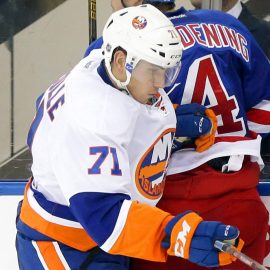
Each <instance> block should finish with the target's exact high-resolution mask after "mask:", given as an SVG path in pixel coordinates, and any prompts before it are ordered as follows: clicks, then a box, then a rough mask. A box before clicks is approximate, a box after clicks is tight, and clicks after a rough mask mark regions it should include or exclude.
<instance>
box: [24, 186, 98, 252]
mask: <svg viewBox="0 0 270 270" xmlns="http://www.w3.org/2000/svg"><path fill="white" fill-rule="evenodd" d="M30 184H31V181H29V183H28V184H27V186H26V188H25V192H24V200H23V204H22V209H21V214H20V218H21V220H22V221H23V222H24V223H25V224H26V225H28V226H29V227H31V228H32V229H35V230H37V231H38V232H40V233H43V234H44V235H46V236H48V237H50V238H52V239H55V240H57V241H60V242H62V243H64V244H66V245H68V246H70V247H73V248H75V249H78V250H81V251H87V250H89V249H91V248H93V247H95V246H97V244H96V243H95V242H94V241H93V240H92V239H91V237H90V236H89V235H88V234H87V232H86V231H85V230H84V229H80V228H73V227H68V226H64V225H59V224H55V223H52V222H49V221H48V220H46V219H44V218H43V217H41V216H40V215H39V214H38V213H37V212H36V211H35V210H34V209H32V208H31V206H30V204H29V201H28V199H27V191H28V189H29V188H30Z"/></svg>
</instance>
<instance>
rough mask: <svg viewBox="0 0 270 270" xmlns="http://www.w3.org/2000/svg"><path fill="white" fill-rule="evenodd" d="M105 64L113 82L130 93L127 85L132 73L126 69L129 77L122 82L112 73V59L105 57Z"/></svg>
mask: <svg viewBox="0 0 270 270" xmlns="http://www.w3.org/2000/svg"><path fill="white" fill-rule="evenodd" d="M105 66H106V69H107V72H108V73H109V75H110V78H111V79H112V80H113V82H114V83H115V84H116V85H117V88H119V89H120V90H121V89H124V90H126V91H127V93H128V94H129V95H130V93H129V90H128V88H127V85H128V84H129V82H130V79H131V73H130V72H129V71H128V70H127V69H125V71H126V76H127V79H126V81H124V82H121V81H120V80H118V79H117V78H116V77H115V76H114V75H113V73H112V67H111V64H110V61H109V59H105Z"/></svg>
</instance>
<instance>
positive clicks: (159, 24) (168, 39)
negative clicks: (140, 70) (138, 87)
mask: <svg viewBox="0 0 270 270" xmlns="http://www.w3.org/2000/svg"><path fill="white" fill-rule="evenodd" d="M103 40H104V43H103V47H102V49H103V51H104V59H105V65H106V68H107V70H108V73H109V75H110V76H111V78H112V79H113V80H114V82H115V83H116V84H117V86H118V87H119V88H124V89H126V86H127V85H128V84H129V81H130V78H131V74H132V71H133V70H134V68H135V67H136V65H137V64H138V62H139V61H140V60H144V61H147V62H149V63H151V64H153V65H156V66H159V67H161V68H164V69H167V68H172V67H175V66H179V65H180V60H181V56H182V44H181V40H180V36H179V34H178V33H177V31H176V29H175V28H174V26H173V24H172V23H171V22H170V20H169V19H168V18H167V17H166V16H165V15H164V14H163V13H161V12H160V11H159V10H158V9H156V8H155V7H153V6H151V5H141V6H137V7H130V8H126V9H122V10H120V11H118V12H115V13H113V14H112V15H111V17H110V18H109V20H108V21H107V23H106V25H105V28H104V31H103ZM118 47H120V48H121V49H123V50H124V51H126V54H127V56H126V66H125V67H126V76H127V80H126V81H125V82H121V81H119V80H117V79H116V78H115V76H114V75H113V74H112V71H111V61H112V60H113V55H114V52H115V49H116V48H118Z"/></svg>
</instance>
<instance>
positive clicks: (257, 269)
mask: <svg viewBox="0 0 270 270" xmlns="http://www.w3.org/2000/svg"><path fill="white" fill-rule="evenodd" d="M214 246H215V248H217V249H218V250H220V251H223V252H226V253H228V254H230V255H232V256H234V257H235V258H237V259H238V260H239V261H241V262H242V263H244V264H246V265H248V266H249V267H250V268H252V269H254V270H267V268H265V267H264V266H263V265H261V264H259V263H258V262H256V261H255V260H253V259H252V258H250V257H248V256H247V255H245V254H243V253H242V252H240V251H238V250H237V249H236V248H235V247H234V246H233V245H231V244H229V243H224V242H221V241H218V240H217V241H215V244H214Z"/></svg>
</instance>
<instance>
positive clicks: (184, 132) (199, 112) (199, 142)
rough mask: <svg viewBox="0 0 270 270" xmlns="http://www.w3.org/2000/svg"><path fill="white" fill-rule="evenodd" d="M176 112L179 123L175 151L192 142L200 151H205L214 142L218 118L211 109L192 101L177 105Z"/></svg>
mask: <svg viewBox="0 0 270 270" xmlns="http://www.w3.org/2000/svg"><path fill="white" fill-rule="evenodd" d="M175 114H176V118H177V124H176V133H175V141H174V145H173V152H175V151H177V150H179V149H181V148H182V147H183V146H184V145H185V144H190V143H191V142H193V143H194V144H195V146H196V151H198V152H203V151H205V150H207V149H208V148H210V147H211V146H212V145H213V144H214V142H215V133H216V130H217V119H216V115H215V113H214V112H213V111H212V110H211V109H207V108H206V107H205V106H203V105H200V104H197V103H192V104H185V105H180V106H177V107H176V109H175Z"/></svg>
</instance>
